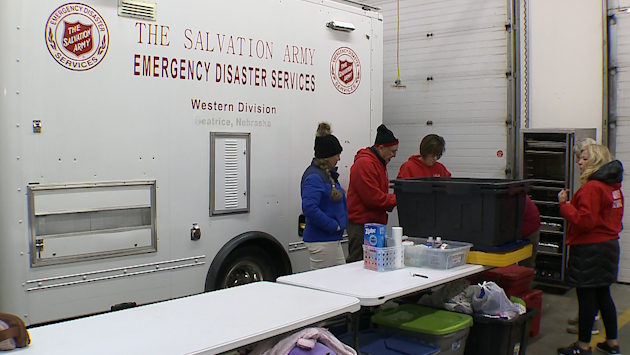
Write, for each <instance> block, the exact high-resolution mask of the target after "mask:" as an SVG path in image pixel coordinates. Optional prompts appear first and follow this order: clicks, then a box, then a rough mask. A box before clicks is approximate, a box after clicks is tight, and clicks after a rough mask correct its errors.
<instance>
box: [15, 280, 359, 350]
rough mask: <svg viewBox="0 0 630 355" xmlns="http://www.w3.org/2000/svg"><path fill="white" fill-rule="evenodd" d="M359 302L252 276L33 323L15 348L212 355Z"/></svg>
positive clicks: (350, 309)
mask: <svg viewBox="0 0 630 355" xmlns="http://www.w3.org/2000/svg"><path fill="white" fill-rule="evenodd" d="M359 309H360V305H359V301H358V300H357V299H356V298H353V297H348V296H343V295H339V294H334V293H328V292H321V291H317V290H312V289H307V288H302V287H293V286H288V285H281V284H278V283H270V282H255V283H251V284H247V285H244V286H239V287H234V288H229V289H225V290H219V291H214V292H208V293H203V294H199V295H195V296H190V297H186V298H180V299H176V300H171V301H166V302H161V303H154V304H150V305H146V306H141V307H136V308H131V309H126V310H122V311H118V312H112V313H106V314H101V315H97V316H93V317H88V318H82V319H77V320H73V321H68V322H63V323H57V324H52V325H48V326H43V327H38V328H33V329H30V330H29V333H30V335H31V345H30V346H28V347H26V348H24V349H21V350H16V351H15V353H16V354H20V355H31V354H46V355H57V354H59V355H61V354H63V355H75V354H76V355H79V354H81V355H83V354H95V355H99V354H103V355H111V354H117V355H118V354H134V355H136V354H151V355H160V354H164V355H167V354H168V355H178V354H217V353H221V352H225V351H228V350H232V349H236V348H238V347H241V346H244V345H248V344H251V343H254V342H257V341H260V340H264V339H267V338H270V337H273V336H276V335H280V334H283V333H285V332H290V331H292V330H297V329H299V328H302V327H305V326H308V325H311V324H313V323H316V322H319V321H322V320H325V319H328V318H330V317H334V316H337V315H340V314H344V313H348V312H356V311H358V310H359ZM12 353H13V352H12Z"/></svg>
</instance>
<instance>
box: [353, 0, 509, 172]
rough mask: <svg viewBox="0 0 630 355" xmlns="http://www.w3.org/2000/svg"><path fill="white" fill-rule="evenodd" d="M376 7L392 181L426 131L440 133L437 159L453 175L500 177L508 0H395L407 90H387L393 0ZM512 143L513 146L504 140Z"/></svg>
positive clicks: (504, 149)
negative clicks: (442, 143)
mask: <svg viewBox="0 0 630 355" xmlns="http://www.w3.org/2000/svg"><path fill="white" fill-rule="evenodd" d="M362 2H364V3H367V4H370V5H373V6H378V7H380V8H381V11H380V12H381V14H382V15H383V21H384V23H383V27H384V38H383V42H384V44H383V46H384V58H383V62H384V70H383V78H384V95H383V99H384V100H383V122H384V123H385V124H386V125H387V126H388V128H390V129H391V130H392V131H393V132H394V133H395V134H396V136H397V137H398V138H399V139H400V141H401V144H400V150H399V154H398V156H397V158H395V159H393V160H392V161H391V163H390V164H389V165H388V168H389V174H390V178H393V177H395V176H396V174H397V173H398V169H399V167H400V165H401V164H402V163H404V162H405V161H406V160H407V158H408V157H409V156H410V155H412V154H418V149H419V145H420V140H421V139H422V137H424V136H425V135H427V134H429V133H435V134H439V135H441V136H443V137H444V138H445V140H446V152H445V154H444V156H443V157H442V159H441V160H440V161H441V162H442V163H443V164H445V165H446V167H447V168H448V169H449V171H451V173H452V174H453V176H456V177H473V178H479V177H484V178H504V177H505V176H506V175H505V170H506V164H507V160H506V157H507V154H512V153H511V152H510V153H508V150H510V148H509V147H508V131H507V126H506V123H505V122H506V120H507V119H508V117H509V115H508V112H510V111H511V110H512V101H511V100H509V99H508V98H509V95H510V93H511V88H510V86H511V82H512V80H511V79H510V78H508V77H507V76H506V72H509V71H510V69H509V68H510V59H509V58H510V56H511V52H510V50H509V46H510V32H509V31H507V30H506V22H509V16H510V12H511V9H509V8H508V1H506V0H487V1H476V0H443V1H426V0H422V1H420V0H401V1H400V34H399V43H400V45H399V63H400V78H401V81H402V84H403V85H406V90H404V91H401V90H393V89H392V88H391V86H392V84H393V83H394V81H395V80H396V78H397V69H396V20H397V16H396V1H395V0H385V1H377V0H372V1H370V0H368V1H365V0H364V1H362ZM510 145H511V144H510Z"/></svg>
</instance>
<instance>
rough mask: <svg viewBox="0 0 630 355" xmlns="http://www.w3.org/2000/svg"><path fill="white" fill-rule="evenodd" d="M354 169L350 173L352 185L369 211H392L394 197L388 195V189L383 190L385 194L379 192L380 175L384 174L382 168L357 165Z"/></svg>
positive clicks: (394, 203)
mask: <svg viewBox="0 0 630 355" xmlns="http://www.w3.org/2000/svg"><path fill="white" fill-rule="evenodd" d="M369 165H372V164H369ZM355 168H357V169H356V170H355V171H353V172H352V173H353V180H354V181H353V185H354V186H355V188H356V191H357V195H358V196H359V198H360V199H361V201H363V203H364V204H365V206H366V207H368V208H371V209H381V208H384V209H386V210H387V211H391V210H393V209H394V207H396V195H394V194H390V193H388V191H389V189H387V190H385V192H383V190H381V180H382V179H381V176H380V175H381V174H382V173H384V168H381V167H377V166H366V164H360V165H357V166H355ZM385 180H387V178H385ZM387 184H389V182H387Z"/></svg>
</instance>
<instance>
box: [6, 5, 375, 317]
mask: <svg viewBox="0 0 630 355" xmlns="http://www.w3.org/2000/svg"><path fill="white" fill-rule="evenodd" d="M373 10H374V9H371V8H369V7H360V6H354V5H352V4H351V5H346V4H340V3H334V2H329V1H320V0H317V1H315V0H267V1H260V0H232V1H229V2H228V1H220V0H213V1H202V2H199V1H193V0H177V1H175V0H156V1H153V2H145V1H142V2H140V1H131V0H120V1H118V2H117V1H109V2H103V1H96V0H83V1H82V2H72V3H68V2H64V1H59V0H45V1H42V0H38V1H36V0H7V1H2V2H0V87H1V88H2V90H3V92H2V95H0V125H1V126H0V205H1V206H2V209H1V212H0V310H1V311H2V312H9V313H14V314H17V315H19V316H21V317H23V318H24V319H25V321H26V322H27V324H31V325H33V324H40V323H44V322H49V321H54V320H58V319H64V318H69V317H76V316H81V315H85V314H91V313H97V312H103V311H108V310H109V309H110V307H112V306H114V305H118V304H124V303H126V302H135V303H137V304H146V303H150V302H155V301H160V300H167V299H172V298H177V297H181V296H186V295H192V294H196V293H201V292H203V291H209V290H214V289H218V288H223V287H228V286H233V285H238V284H241V283H247V282H251V281H256V280H274V279H275V278H276V277H277V276H279V275H283V274H288V273H291V272H296V271H302V270H305V269H306V268H307V266H308V253H307V252H306V251H305V250H304V248H303V245H302V242H301V239H300V237H299V235H298V230H299V216H300V210H301V208H300V205H301V200H300V193H299V191H300V190H299V184H300V179H301V175H302V172H303V171H304V169H305V168H306V167H307V166H308V164H310V160H311V158H312V156H313V141H314V133H315V129H316V127H317V123H318V122H319V121H321V120H326V121H328V122H330V123H331V124H332V127H333V132H334V134H335V135H336V136H337V137H339V138H340V141H341V142H342V145H343V148H344V152H343V154H342V160H341V162H340V174H341V179H342V184H343V185H346V186H347V179H348V175H349V167H350V165H351V163H352V157H353V155H354V152H356V151H357V150H358V149H359V148H362V147H365V146H368V145H370V144H371V143H372V142H373V133H372V132H373V131H375V128H376V127H377V126H378V125H379V124H380V123H381V121H382V82H383V79H382V18H381V16H380V15H379V14H378V12H375V11H373ZM255 297H256V295H252V300H255Z"/></svg>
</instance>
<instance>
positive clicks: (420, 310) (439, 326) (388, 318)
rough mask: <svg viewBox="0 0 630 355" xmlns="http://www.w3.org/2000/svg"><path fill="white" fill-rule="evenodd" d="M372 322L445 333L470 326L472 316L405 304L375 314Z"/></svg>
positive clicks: (440, 333)
mask: <svg viewBox="0 0 630 355" xmlns="http://www.w3.org/2000/svg"><path fill="white" fill-rule="evenodd" d="M372 322H374V323H376V324H380V325H384V326H388V327H393V328H399V329H404V330H410V331H414V332H420V333H425V334H433V335H444V334H450V333H454V332H456V331H458V330H462V329H464V328H466V327H468V326H470V324H471V323H472V317H471V316H469V315H468V314H461V313H455V312H449V311H444V310H441V309H434V308H429V307H424V306H419V305H415V304H403V305H400V306H398V307H396V308H393V309H389V310H385V311H382V312H379V313H377V314H375V315H374V316H372Z"/></svg>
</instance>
